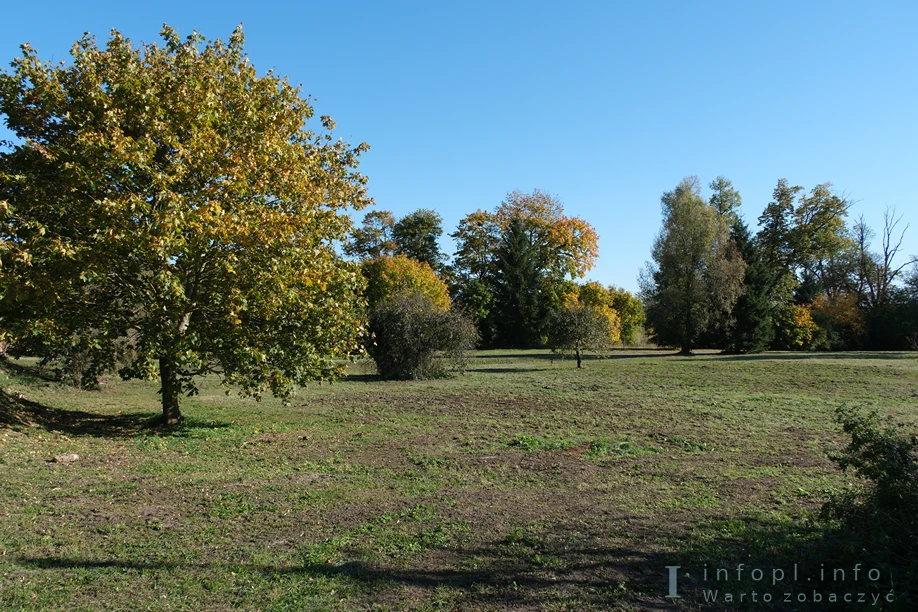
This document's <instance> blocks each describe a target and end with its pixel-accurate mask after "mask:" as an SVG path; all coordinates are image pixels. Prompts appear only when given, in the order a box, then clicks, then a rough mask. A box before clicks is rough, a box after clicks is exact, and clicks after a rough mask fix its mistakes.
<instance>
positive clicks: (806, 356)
mask: <svg viewBox="0 0 918 612" xmlns="http://www.w3.org/2000/svg"><path fill="white" fill-rule="evenodd" d="M715 358H716V359H717V360H718V361H771V360H779V361H780V360H790V361H798V360H803V361H810V360H814V359H864V360H877V359H879V360H884V361H888V360H890V359H915V358H918V353H901V352H896V353H882V352H839V353H805V352H800V353H755V354H752V355H716V356H715Z"/></svg>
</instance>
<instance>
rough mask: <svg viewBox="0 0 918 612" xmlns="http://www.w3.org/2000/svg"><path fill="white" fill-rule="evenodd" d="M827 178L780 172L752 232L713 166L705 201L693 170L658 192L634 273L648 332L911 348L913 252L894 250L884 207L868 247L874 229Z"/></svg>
mask: <svg viewBox="0 0 918 612" xmlns="http://www.w3.org/2000/svg"><path fill="white" fill-rule="evenodd" d="M831 187H832V186H831V184H829V183H825V184H822V185H817V186H816V187H814V188H813V189H812V190H811V191H809V192H806V191H805V189H804V188H803V187H800V186H791V185H789V184H788V182H787V181H786V180H784V179H781V180H780V181H778V184H777V186H776V187H775V189H774V192H773V200H772V201H771V202H770V203H769V204H768V205H767V206H766V207H765V210H764V211H763V213H762V214H761V215H760V216H759V218H758V224H759V228H760V229H759V231H758V233H757V234H755V235H754V236H753V235H752V233H751V232H750V230H749V227H748V225H747V224H746V222H745V221H744V220H743V218H742V217H741V216H740V214H739V208H740V206H741V204H742V200H741V197H740V194H739V193H738V192H737V191H736V189H734V187H733V185H732V184H731V183H730V181H729V180H727V179H725V178H723V177H718V178H717V179H716V180H715V181H713V182H712V183H711V184H710V188H711V191H712V195H711V196H710V198H709V199H708V200H705V199H704V198H703V197H702V196H701V188H700V183H699V181H698V179H697V178H696V177H689V178H686V179H683V181H682V182H680V183H679V185H677V186H676V188H675V189H674V190H672V191H667V192H666V193H664V194H663V196H662V198H661V202H662V207H663V227H662V229H661V231H660V234H659V235H658V237H657V239H656V240H655V242H654V246H653V250H652V253H651V256H652V260H653V261H652V262H650V263H648V265H647V267H646V268H645V270H644V272H643V274H642V277H641V290H642V298H643V299H644V302H645V306H646V309H647V321H648V325H649V327H650V328H651V330H652V331H651V336H652V338H653V339H655V340H656V341H657V342H659V343H660V344H663V345H669V346H680V347H682V351H683V352H685V353H690V352H691V350H692V348H694V347H697V346H705V347H713V348H721V349H724V350H726V351H727V352H737V353H743V352H756V351H762V350H765V349H767V348H775V349H785V350H795V349H825V350H840V349H860V348H873V349H910V348H915V346H914V341H915V339H916V336H915V333H916V331H918V292H916V291H915V289H916V288H918V282H916V280H915V279H916V276H915V273H914V271H912V274H911V275H910V276H905V272H906V269H907V267H908V266H909V265H911V264H913V263H914V262H915V258H905V259H903V260H902V261H897V259H898V257H897V256H898V255H899V250H900V247H901V245H902V237H903V235H904V231H905V229H906V228H903V229H902V230H901V231H898V232H897V228H898V227H899V224H900V223H901V217H897V216H896V214H895V211H889V210H887V213H886V215H885V217H884V227H883V229H882V231H881V240H880V242H881V245H880V251H879V252H873V251H871V241H872V239H873V237H874V232H873V231H872V230H871V229H870V228H869V227H868V226H867V224H866V223H865V222H864V219H863V217H862V218H860V219H858V220H857V222H855V223H854V225H852V226H850V227H849V226H848V224H847V223H846V219H847V214H848V208H849V202H848V201H847V199H846V198H844V197H843V196H841V195H839V194H837V193H835V192H834V191H833V190H832V188H831ZM900 280H904V281H905V282H904V283H901V282H898V281H900Z"/></svg>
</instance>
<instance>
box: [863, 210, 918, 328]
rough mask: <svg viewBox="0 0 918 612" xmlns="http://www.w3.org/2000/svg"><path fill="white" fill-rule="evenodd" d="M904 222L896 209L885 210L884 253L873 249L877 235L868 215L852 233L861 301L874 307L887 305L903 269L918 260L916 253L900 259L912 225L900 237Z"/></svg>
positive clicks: (882, 235)
mask: <svg viewBox="0 0 918 612" xmlns="http://www.w3.org/2000/svg"><path fill="white" fill-rule="evenodd" d="M901 221H902V217H901V216H898V217H897V216H896V211H895V209H889V208H887V209H886V212H885V213H883V230H882V233H881V236H880V249H881V250H880V252H879V253H873V252H871V251H870V243H871V240H872V239H873V237H874V232H873V230H871V229H870V228H869V227H868V226H867V223H866V222H865V221H864V217H863V216H861V218H860V219H859V220H858V222H857V223H856V224H855V226H854V230H853V232H852V234H853V236H852V238H853V240H852V242H853V243H854V244H855V248H856V257H857V273H856V274H857V278H856V287H855V289H856V292H857V294H858V298H859V301H860V303H861V304H862V305H863V306H864V307H865V308H867V309H868V310H872V309H875V308H880V307H882V306H884V305H885V304H886V303H887V302H888V301H889V300H890V298H891V296H892V292H893V288H894V286H895V282H896V280H897V279H898V278H900V277H901V276H902V274H903V271H904V270H905V269H906V268H907V267H908V266H911V265H912V264H914V263H915V262H916V261H918V258H916V257H914V256H912V257H909V258H906V259H905V261H899V262H897V261H896V257H897V256H898V254H899V250H900V249H901V248H902V241H903V240H904V239H905V232H906V231H907V230H908V227H909V226H908V225H907V224H906V226H905V227H904V228H903V229H902V231H901V232H899V235H898V236H896V227H897V226H898V225H899V223H900V222H901Z"/></svg>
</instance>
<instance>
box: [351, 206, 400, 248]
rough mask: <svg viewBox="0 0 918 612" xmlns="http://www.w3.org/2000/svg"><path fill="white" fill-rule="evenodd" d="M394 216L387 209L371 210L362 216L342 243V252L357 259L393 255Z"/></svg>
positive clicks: (394, 245) (394, 246) (394, 244)
mask: <svg viewBox="0 0 918 612" xmlns="http://www.w3.org/2000/svg"><path fill="white" fill-rule="evenodd" d="M394 229H395V217H394V216H393V215H392V213H391V212H389V211H388V210H372V211H370V212H368V213H367V214H366V215H364V217H363V223H362V224H361V225H360V227H356V228H354V230H353V231H352V232H351V237H350V239H349V240H348V241H347V242H346V243H345V244H344V253H345V254H346V255H349V256H351V257H357V258H359V259H374V258H376V257H385V256H388V255H393V254H394V253H395V250H396V247H397V245H396V243H395V240H394V238H393V237H392V233H393V230H394Z"/></svg>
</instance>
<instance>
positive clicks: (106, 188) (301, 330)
mask: <svg viewBox="0 0 918 612" xmlns="http://www.w3.org/2000/svg"><path fill="white" fill-rule="evenodd" d="M161 34H162V39H163V42H162V45H161V46H159V45H156V44H147V45H143V46H140V47H135V46H133V45H132V44H131V42H130V41H129V40H128V39H126V38H124V37H123V36H122V35H121V34H120V33H118V32H117V31H113V32H112V33H111V37H110V39H109V40H108V42H107V44H106V45H105V47H104V48H100V47H99V46H98V45H97V44H96V41H95V39H94V38H93V37H91V36H89V35H86V36H84V37H83V38H82V39H81V40H80V41H78V42H77V43H76V44H75V45H74V46H73V48H72V51H71V55H72V57H73V61H72V63H71V64H70V65H64V64H60V65H57V64H51V63H43V62H41V61H40V60H39V58H38V55H37V52H36V51H35V50H34V49H32V48H31V47H30V46H28V45H23V47H22V53H23V55H22V57H19V58H17V59H16V60H15V61H14V62H13V64H12V70H11V71H8V72H4V73H3V74H0V113H2V114H3V115H4V116H5V118H6V122H7V125H8V126H9V128H10V129H11V130H12V131H13V132H14V134H15V135H16V137H17V138H18V139H19V142H17V143H8V144H7V146H6V147H4V149H3V150H2V152H0V265H2V269H3V275H2V281H0V321H2V323H0V326H2V333H3V335H4V337H5V338H6V339H10V340H14V341H28V340H33V339H41V341H42V342H43V343H45V345H46V346H50V347H54V348H55V350H61V351H69V350H76V349H79V350H81V351H84V352H85V353H86V354H87V355H89V357H90V358H91V359H90V360H91V364H92V367H91V368H90V369H89V372H90V373H98V372H100V371H103V370H106V369H110V368H112V367H115V366H116V364H117V366H118V367H120V374H121V375H122V376H123V377H125V378H130V377H139V378H154V377H156V376H157V375H158V376H159V378H160V379H161V381H162V382H161V384H162V387H161V392H162V400H163V416H164V420H165V422H166V423H170V424H171V423H175V422H177V421H178V420H179V419H180V418H181V413H180V412H179V406H178V397H179V395H180V394H182V393H193V392H194V391H195V383H194V376H196V375H199V374H202V373H205V372H219V373H221V374H222V375H223V377H224V379H225V380H226V381H229V382H232V383H237V384H239V385H240V386H241V389H242V390H243V391H244V392H247V393H252V394H255V395H257V394H259V393H261V392H263V391H265V390H270V391H272V392H273V393H275V394H277V395H281V396H284V397H286V396H288V395H289V394H290V393H291V392H292V390H293V389H294V387H295V386H296V385H301V384H306V383H307V382H308V381H310V380H314V379H316V378H319V379H324V378H330V377H333V376H335V375H336V374H337V373H338V372H339V371H340V369H341V367H342V366H341V362H340V358H342V357H346V356H348V355H350V354H351V353H353V352H354V351H356V350H358V337H359V336H360V334H361V332H362V322H361V318H360V314H359V313H360V312H361V298H360V297H359V296H360V293H361V289H362V284H363V279H362V277H361V275H360V273H359V270H358V269H357V267H356V266H355V265H354V264H348V263H346V262H343V261H342V260H341V259H340V258H339V257H338V256H337V254H336V252H335V248H334V245H335V242H336V241H338V240H341V239H343V238H344V237H345V235H346V233H347V231H348V230H349V228H350V221H349V218H348V216H347V215H346V214H345V212H346V209H347V208H349V207H353V208H361V207H363V206H364V205H366V204H368V203H369V198H368V197H367V195H366V191H365V178H364V177H363V176H362V175H360V174H359V173H358V172H357V170H356V168H357V163H358V158H359V156H360V154H361V153H362V152H364V151H366V150H367V149H368V147H367V145H366V144H359V145H356V146H351V145H350V144H348V143H345V142H342V141H341V140H340V139H339V140H334V139H333V138H332V136H331V131H332V129H333V128H334V122H333V121H332V120H331V119H330V118H329V117H322V119H321V126H322V128H321V129H320V130H319V131H318V132H316V131H313V130H312V129H309V128H307V122H308V121H309V120H310V119H311V118H312V117H313V114H314V111H313V107H312V105H311V104H310V101H309V99H308V98H303V97H302V95H301V92H300V90H299V89H298V88H297V87H293V86H292V85H290V84H289V83H288V82H287V80H286V79H281V78H279V77H277V76H275V75H274V74H273V73H271V72H268V73H267V74H266V75H264V76H260V77H259V76H257V74H256V71H255V68H254V67H253V66H252V65H251V63H250V62H249V60H248V58H247V57H246V55H245V53H244V50H243V44H244V36H243V33H242V30H241V28H237V30H236V31H235V32H234V33H233V34H232V35H231V36H230V38H229V40H228V42H222V41H220V40H215V41H212V42H205V39H204V37H203V36H201V35H199V34H197V33H195V34H192V35H191V36H189V37H187V38H185V39H180V38H179V36H178V35H177V34H176V32H175V31H174V30H173V29H171V28H169V27H164V28H163V30H162V33H161Z"/></svg>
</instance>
